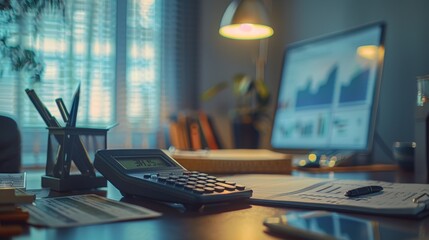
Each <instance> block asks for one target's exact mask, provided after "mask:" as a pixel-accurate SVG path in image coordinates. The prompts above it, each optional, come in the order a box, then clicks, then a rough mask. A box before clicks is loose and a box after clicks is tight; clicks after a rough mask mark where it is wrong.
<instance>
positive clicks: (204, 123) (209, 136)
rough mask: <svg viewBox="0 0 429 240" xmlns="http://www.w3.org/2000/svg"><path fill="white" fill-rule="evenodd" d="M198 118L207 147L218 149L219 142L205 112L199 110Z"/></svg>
mask: <svg viewBox="0 0 429 240" xmlns="http://www.w3.org/2000/svg"><path fill="white" fill-rule="evenodd" d="M198 118H199V122H200V125H201V130H202V133H203V135H204V139H205V140H206V142H207V147H208V148H209V149H212V150H215V149H219V144H218V140H217V139H216V134H215V131H214V129H213V125H212V123H211V121H210V119H209V117H208V116H207V114H206V113H205V112H203V111H200V112H199V113H198Z"/></svg>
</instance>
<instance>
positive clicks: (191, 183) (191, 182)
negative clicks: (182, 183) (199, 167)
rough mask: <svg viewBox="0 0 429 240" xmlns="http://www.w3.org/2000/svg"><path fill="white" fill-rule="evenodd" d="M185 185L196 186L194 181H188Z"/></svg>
mask: <svg viewBox="0 0 429 240" xmlns="http://www.w3.org/2000/svg"><path fill="white" fill-rule="evenodd" d="M186 184H188V185H196V184H197V182H194V181H188V182H187V183H186Z"/></svg>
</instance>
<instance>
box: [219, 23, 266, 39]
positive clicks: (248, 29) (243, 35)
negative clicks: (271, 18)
mask: <svg viewBox="0 0 429 240" xmlns="http://www.w3.org/2000/svg"><path fill="white" fill-rule="evenodd" d="M219 33H220V35H222V36H224V37H227V38H232V39H240V40H252V39H261V38H267V37H271V36H272V35H273V33H274V30H273V29H272V28H271V27H268V26H265V25H259V24H250V23H242V24H232V25H226V26H223V27H221V28H220V29H219Z"/></svg>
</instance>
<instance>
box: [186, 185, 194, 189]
mask: <svg viewBox="0 0 429 240" xmlns="http://www.w3.org/2000/svg"><path fill="white" fill-rule="evenodd" d="M184 188H185V189H186V190H192V189H194V188H195V186H194V185H185V186H184Z"/></svg>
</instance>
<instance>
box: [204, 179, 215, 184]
mask: <svg viewBox="0 0 429 240" xmlns="http://www.w3.org/2000/svg"><path fill="white" fill-rule="evenodd" d="M206 182H208V183H216V180H212V179H209V180H207V181H206Z"/></svg>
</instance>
